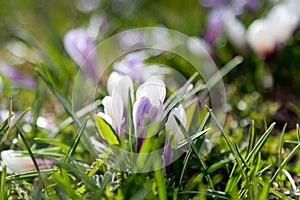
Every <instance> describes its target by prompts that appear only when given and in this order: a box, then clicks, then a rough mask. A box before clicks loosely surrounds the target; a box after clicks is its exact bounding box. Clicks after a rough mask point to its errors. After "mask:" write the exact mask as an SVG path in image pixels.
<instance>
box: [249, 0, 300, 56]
mask: <svg viewBox="0 0 300 200" xmlns="http://www.w3.org/2000/svg"><path fill="white" fill-rule="evenodd" d="M288 2H289V1H287V2H283V3H281V4H278V5H276V6H274V7H273V8H272V9H271V10H270V11H269V13H268V14H267V16H266V17H265V18H262V19H257V20H255V21H254V22H253V23H252V24H251V25H250V26H249V28H248V30H247V34H246V37H247V42H248V43H249V44H250V46H251V47H252V48H253V50H254V51H256V52H257V53H258V54H260V55H262V56H267V55H268V54H270V53H272V52H273V51H275V50H276V49H277V48H278V47H281V46H283V45H284V43H285V42H286V41H287V40H288V39H289V38H290V37H291V35H292V34H293V32H294V31H295V29H296V28H297V26H298V25H299V21H300V16H299V14H298V13H297V12H299V11H295V10H294V9H293V8H292V7H291V5H290V4H289V3H288ZM298 3H300V1H299V2H298Z"/></svg>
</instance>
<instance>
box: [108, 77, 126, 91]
mask: <svg viewBox="0 0 300 200" xmlns="http://www.w3.org/2000/svg"><path fill="white" fill-rule="evenodd" d="M122 77H123V75H121V74H119V73H118V72H112V73H111V74H110V75H109V77H108V79H107V91H108V94H109V95H112V91H113V89H114V88H115V87H116V85H117V84H118V83H119V81H120V80H121V78H122Z"/></svg>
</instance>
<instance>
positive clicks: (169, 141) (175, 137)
mask: <svg viewBox="0 0 300 200" xmlns="http://www.w3.org/2000/svg"><path fill="white" fill-rule="evenodd" d="M175 116H176V117H177V118H178V119H179V120H180V122H181V124H182V125H183V126H185V125H186V113H185V110H184V108H183V106H182V105H181V104H180V105H179V106H178V107H176V108H174V109H173V110H172V111H171V112H170V115H169V117H168V120H167V123H166V130H167V131H166V132H167V134H166V139H165V146H164V153H163V162H164V166H167V165H169V164H170V163H171V162H172V160H173V150H172V149H174V148H177V147H178V144H179V142H180V141H181V140H182V136H183V134H182V131H181V129H180V127H179V126H178V124H177V122H176V120H175ZM173 141H174V142H173ZM172 147H173V148H172Z"/></svg>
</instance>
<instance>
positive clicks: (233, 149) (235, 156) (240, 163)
mask: <svg viewBox="0 0 300 200" xmlns="http://www.w3.org/2000/svg"><path fill="white" fill-rule="evenodd" d="M207 109H208V111H209V113H210V115H211V116H212V119H213V120H214V121H215V122H216V124H217V126H218V128H219V130H220V131H221V134H222V135H223V137H224V139H225V141H226V143H227V145H228V147H229V149H230V150H231V152H232V154H233V156H234V158H235V160H236V162H237V164H238V165H239V167H240V169H241V171H242V174H243V176H244V177H245V173H244V171H243V170H242V169H243V164H242V162H241V160H240V156H239V155H238V153H237V151H236V149H235V147H234V145H233V143H232V142H231V140H230V138H229V136H228V135H227V133H226V132H225V130H224V128H223V127H222V126H221V124H220V123H219V122H218V120H217V118H216V116H215V115H214V114H213V112H212V110H211V109H210V108H207Z"/></svg>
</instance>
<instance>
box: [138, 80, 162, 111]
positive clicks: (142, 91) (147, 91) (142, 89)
mask: <svg viewBox="0 0 300 200" xmlns="http://www.w3.org/2000/svg"><path fill="white" fill-rule="evenodd" d="M141 97H147V98H149V100H150V102H151V104H152V105H154V106H159V105H160V103H163V102H164V100H165V97H166V86H165V84H164V82H163V81H162V80H161V79H159V78H158V77H156V76H153V77H151V78H149V79H148V80H147V81H146V82H145V83H144V84H142V85H140V86H139V88H138V89H137V91H136V98H137V99H139V98H141Z"/></svg>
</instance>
